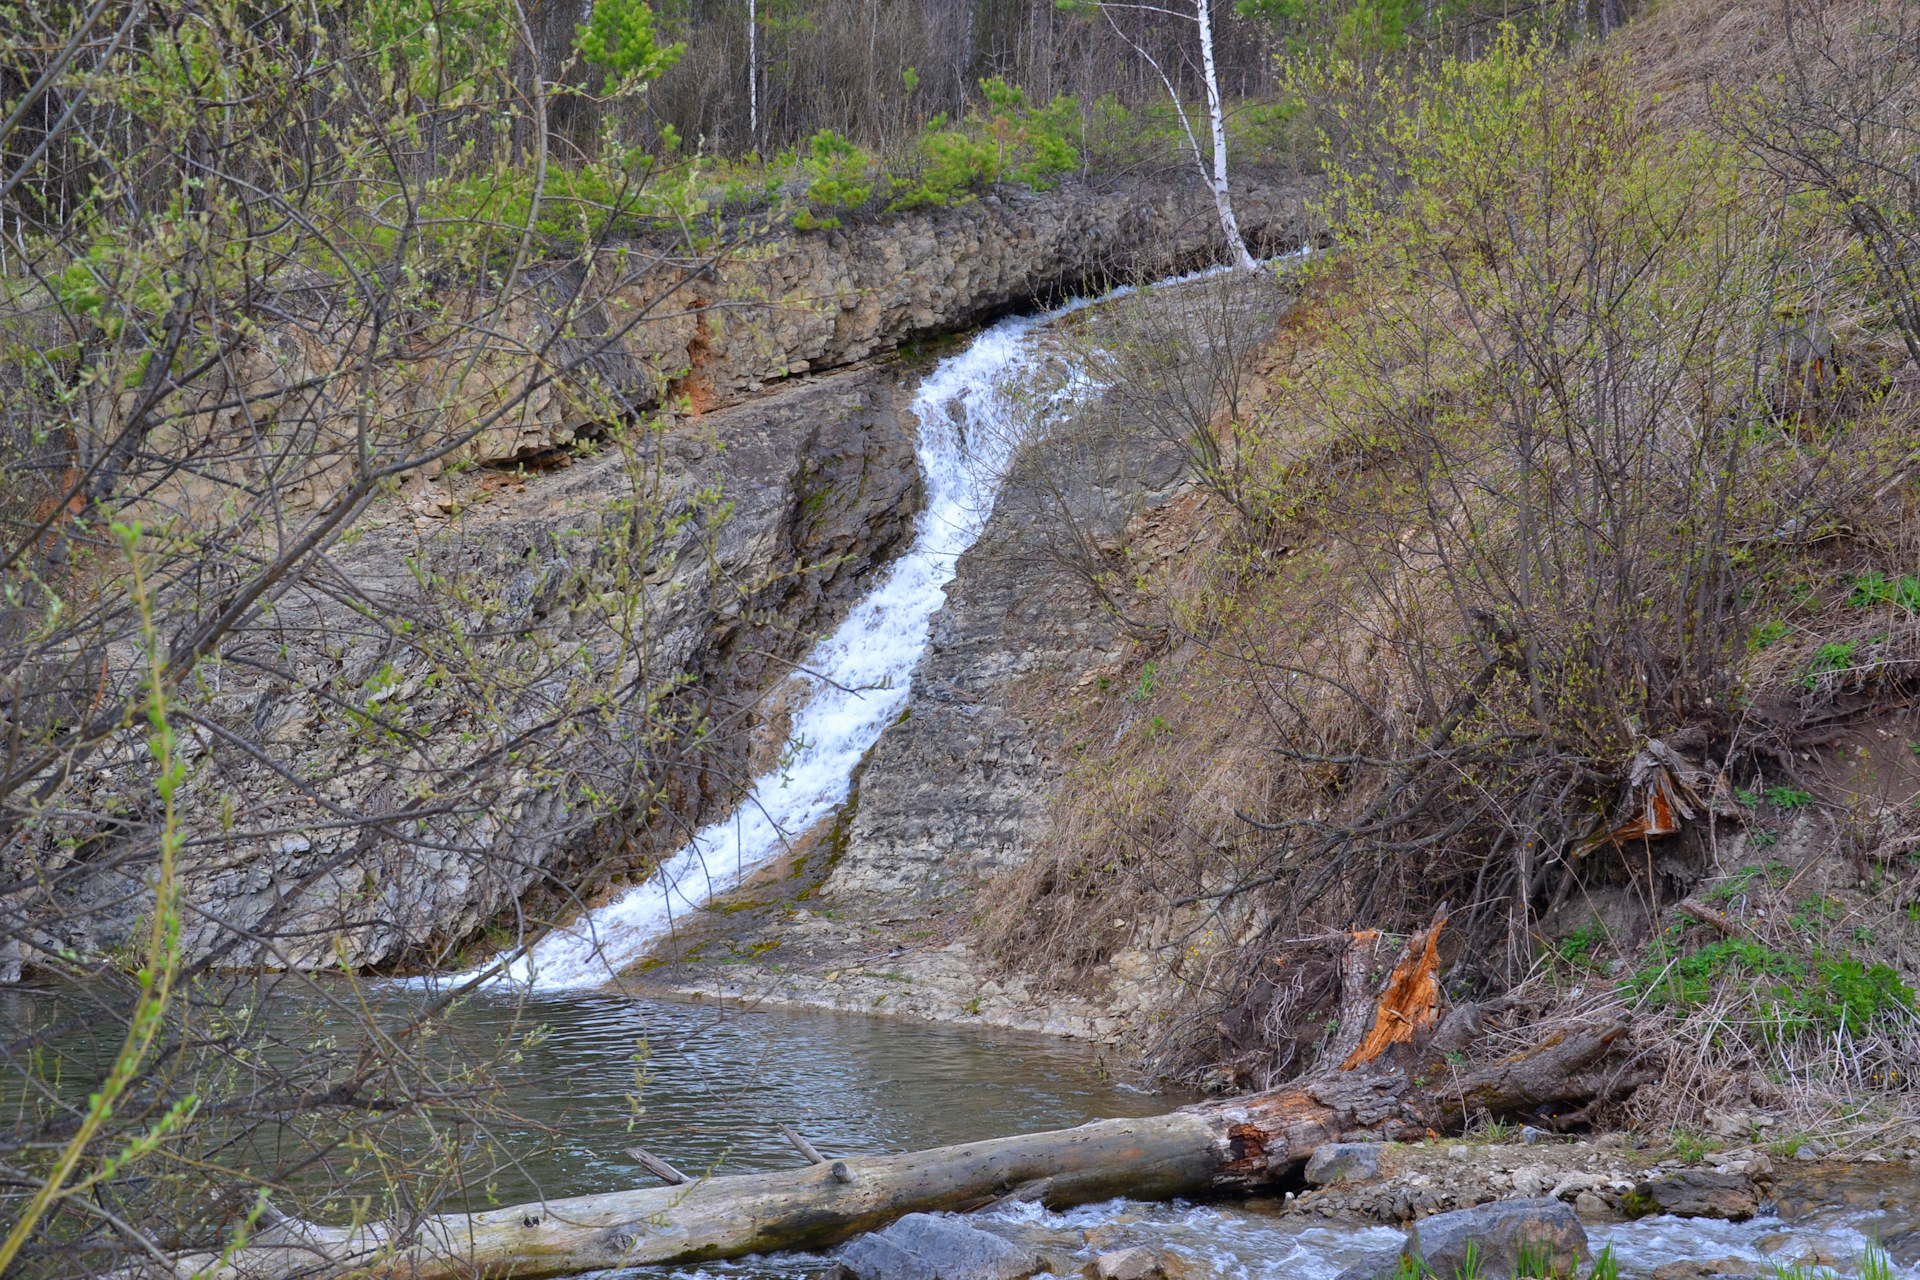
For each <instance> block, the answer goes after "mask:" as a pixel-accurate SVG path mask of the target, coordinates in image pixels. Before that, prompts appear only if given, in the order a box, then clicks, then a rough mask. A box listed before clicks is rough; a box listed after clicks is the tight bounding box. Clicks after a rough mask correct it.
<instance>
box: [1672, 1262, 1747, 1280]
mask: <svg viewBox="0 0 1920 1280" xmlns="http://www.w3.org/2000/svg"><path fill="white" fill-rule="evenodd" d="M1759 1272H1760V1267H1759V1265H1758V1264H1757V1263H1754V1262H1750V1261H1748V1260H1747V1259H1745V1258H1713V1259H1710V1260H1708V1259H1700V1258H1686V1259H1683V1260H1681V1261H1679V1262H1667V1263H1662V1264H1661V1265H1660V1266H1657V1267H1655V1268H1654V1269H1653V1280H1704V1277H1707V1276H1741V1277H1745V1276H1754V1275H1758V1274H1759Z"/></svg>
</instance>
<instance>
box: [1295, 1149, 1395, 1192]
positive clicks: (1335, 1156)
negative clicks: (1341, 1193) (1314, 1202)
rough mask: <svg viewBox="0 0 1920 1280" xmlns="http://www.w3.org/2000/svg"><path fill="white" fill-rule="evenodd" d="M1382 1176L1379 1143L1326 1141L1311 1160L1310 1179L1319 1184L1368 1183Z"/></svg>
mask: <svg viewBox="0 0 1920 1280" xmlns="http://www.w3.org/2000/svg"><path fill="white" fill-rule="evenodd" d="M1379 1176H1380V1144H1379V1143H1377V1142H1326V1143H1322V1144H1321V1145H1320V1146H1318V1147H1315V1148H1314V1149H1313V1155H1311V1156H1310V1157H1308V1159H1307V1169H1306V1179H1307V1181H1308V1182H1309V1183H1311V1184H1313V1185H1314V1186H1316V1187H1324V1186H1326V1185H1327V1184H1328V1183H1330V1182H1365V1181H1366V1180H1367V1179H1368V1178H1377V1177H1379Z"/></svg>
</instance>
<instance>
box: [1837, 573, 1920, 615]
mask: <svg viewBox="0 0 1920 1280" xmlns="http://www.w3.org/2000/svg"><path fill="white" fill-rule="evenodd" d="M1847 603H1848V604H1850V605H1853V606H1854V607H1855V608H1860V609H1864V608H1871V607H1872V606H1874V605H1876V604H1892V605H1898V606H1900V607H1901V608H1902V609H1906V610H1909V611H1911V612H1916V613H1920V578H1916V577H1914V576H1913V575H1912V574H1902V575H1901V576H1900V577H1898V578H1889V577H1888V576H1887V575H1886V574H1884V573H1881V572H1880V571H1879V570H1877V569H1876V570H1874V571H1873V572H1872V573H1868V574H1864V575H1862V576H1861V577H1859V578H1857V579H1855V580H1854V584H1853V594H1852V595H1850V596H1848V597H1847Z"/></svg>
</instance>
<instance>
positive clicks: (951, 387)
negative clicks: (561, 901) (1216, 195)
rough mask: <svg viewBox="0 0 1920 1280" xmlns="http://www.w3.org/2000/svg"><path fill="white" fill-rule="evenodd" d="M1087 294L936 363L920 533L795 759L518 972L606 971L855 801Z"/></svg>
mask: <svg viewBox="0 0 1920 1280" xmlns="http://www.w3.org/2000/svg"><path fill="white" fill-rule="evenodd" d="M1085 305H1086V303H1085V302H1072V303H1069V304H1067V305H1066V306H1064V307H1061V308H1059V309H1057V310H1055V311H1051V312H1048V313H1046V314H1045V315H1037V316H1020V317H1015V318H1012V319H1007V320H1002V321H1000V322H999V323H998V324H996V325H994V326H992V327H991V328H989V329H986V330H984V331H983V332H982V333H980V335H979V336H978V337H976V338H975V339H974V340H973V342H972V343H971V344H970V345H969V346H968V347H967V349H966V350H965V351H963V352H961V353H960V354H959V355H955V356H950V357H948V358H947V359H945V360H942V361H941V362H940V363H939V364H938V365H936V366H935V367H934V369H933V371H932V372H931V373H930V374H929V375H928V376H927V378H926V380H925V381H924V382H922V383H921V384H920V390H919V394H918V395H916V396H915V397H914V401H913V411H914V413H915V415H916V416H917V417H918V418H919V421H920V445H919V460H920V470H921V474H922V475H923V476H924V478H925V484H926V507H925V509H924V510H923V511H922V512H921V513H920V518H919V521H918V522H917V524H916V526H915V532H914V539H913V545H912V547H911V549H909V550H908V551H907V552H906V553H905V554H904V555H902V556H901V557H900V558H899V559H898V560H896V561H894V563H893V564H892V565H891V566H889V567H888V569H887V570H886V571H885V576H884V578H883V579H882V581H881V582H880V584H879V586H878V587H876V588H875V589H874V590H873V592H872V593H870V594H869V595H868V596H867V597H866V598H865V599H863V600H861V601H860V603H859V604H857V605H855V606H854V608H853V610H852V612H850V613H849V614H848V615H847V618H846V620H845V621H844V622H842V623H841V624H840V628H839V630H837V631H835V632H834V633H833V635H832V636H831V637H829V638H828V639H826V640H824V641H822V642H821V643H820V645H819V646H818V647H816V648H815V649H814V651H813V652H812V653H811V654H809V655H808V656H807V659H806V661H805V662H804V663H802V664H801V666H802V668H803V669H804V671H806V672H808V673H811V674H809V675H807V676H806V677H804V678H806V679H808V680H809V681H810V682H811V684H812V686H813V691H812V695H811V697H810V699H809V700H808V701H807V703H806V705H805V707H804V709H803V710H802V711H801V712H800V713H799V714H798V715H797V716H795V717H794V722H793V730H792V742H793V743H794V744H795V745H794V748H793V750H792V751H791V753H790V755H789V757H788V759H787V760H786V761H785V762H784V767H782V768H779V769H776V770H773V771H770V772H768V773H767V774H765V775H763V776H761V777H760V778H757V779H755V781H754V784H753V790H752V791H751V792H750V793H749V794H748V795H747V797H746V799H744V800H743V801H741V803H740V806H739V808H738V809H737V810H736V811H735V812H734V813H733V815H732V816H730V817H728V818H726V819H724V820H722V821H720V822H716V823H714V824H712V825H711V826H709V827H706V828H704V829H703V830H701V831H700V832H698V833H697V834H695V836H694V837H693V839H692V840H691V841H689V842H688V843H687V844H686V846H685V847H683V848H682V849H681V850H680V851H679V852H678V853H676V854H674V855H673V857H671V858H669V859H667V861H665V862H663V863H662V864H661V865H660V867H659V869H658V870H657V871H656V872H655V873H654V875H653V876H652V877H651V878H650V879H649V880H648V881H647V882H646V883H645V884H642V885H638V886H636V887H635V888H633V889H630V890H628V891H627V892H626V893H625V894H624V895H622V896H621V897H620V898H619V899H618V900H616V901H614V902H610V903H608V904H607V905H606V906H604V907H599V908H596V909H594V910H592V911H589V912H588V913H586V915H584V916H583V917H581V918H580V919H579V920H578V921H576V922H575V923H574V924H572V925H570V926H569V927H567V928H565V929H560V930H555V931H554V932H553V933H550V934H548V935H547V936H546V937H545V938H543V939H541V940H540V942H539V943H537V944H536V945H534V946H533V947H531V948H530V949H528V951H526V952H525V953H524V954H523V955H521V956H519V957H518V958H516V959H515V960H514V961H513V962H512V963H511V964H510V965H508V966H507V967H506V969H505V975H504V976H505V977H506V978H508V979H509V980H510V981H513V982H516V983H522V984H529V985H536V986H539V987H542V988H548V989H556V988H568V987H590V986H598V985H600V984H601V983H604V982H606V981H607V980H608V979H610V978H612V977H613V976H614V975H615V974H616V973H618V972H619V971H620V970H621V969H622V968H624V967H625V966H626V965H629V964H631V963H633V962H634V961H636V960H638V959H640V958H641V956H643V955H644V954H645V953H646V951H647V949H648V948H649V947H651V946H652V945H653V944H654V943H655V942H657V941H658V940H659V939H660V938H661V937H662V936H663V935H664V934H665V933H666V932H667V930H668V929H669V928H670V927H671V925H672V922H673V920H674V919H675V918H676V917H678V916H681V915H684V914H686V913H688V912H691V911H695V910H698V909H699V908H700V907H702V906H704V905H705V904H706V903H707V902H708V901H709V900H710V899H711V898H712V897H713V895H714V894H715V893H716V892H718V891H719V890H721V889H725V888H728V887H730V886H732V885H734V884H736V883H737V882H738V881H739V880H740V879H741V877H743V876H744V875H746V874H747V873H748V872H750V871H752V870H753V869H754V868H756V867H758V866H760V865H762V864H763V863H765V862H767V861H769V860H770V859H772V858H773V857H775V856H776V855H777V854H779V852H780V851H781V849H782V848H783V847H784V846H785V844H786V842H787V841H789V840H791V839H793V838H794V837H795V836H798V835H799V834H800V833H801V832H803V831H805V830H807V828H809V827H811V826H813V825H814V824H815V823H817V822H819V821H820V820H821V819H822V818H824V817H826V816H827V815H828V814H829V813H831V812H832V811H833V809H834V807H835V806H836V805H839V804H841V803H842V802H844V801H845V800H846V798H847V793H848V790H849V788H850V778H851V775H852V772H853V767H854V766H855V765H856V764H858V763H859V762H860V757H861V756H862V755H864V754H865V753H866V751H867V749H868V748H869V747H871V746H873V744H874V743H875V742H877V741H878V740H879V738H880V733H881V731H882V730H883V729H885V728H886V727H887V725H888V724H890V723H892V722H893V720H894V719H895V718H896V717H897V716H898V715H899V714H900V709H901V708H902V707H903V706H904V705H905V704H906V700H907V692H908V687H909V683H910V677H911V675H912V673H913V667H914V664H915V663H916V662H918V661H919V659H920V653H921V650H923V649H924V648H925V647H926V643H927V629H928V621H929V619H931V618H932V617H933V613H934V610H936V609H938V608H939V607H940V606H941V605H942V604H944V603H945V602H946V595H945V590H944V589H945V587H946V585H947V583H949V582H951V581H952V580H953V575H954V562H955V561H956V560H957V559H958V558H959V556H960V553H961V552H963V551H965V550H966V549H967V548H968V547H970V546H972V545H973V543H974V540H975V539H976V538H978V537H979V536H980V528H981V525H982V524H983V523H984V522H985V520H986V516H987V513H988V510H989V508H990V507H991V504H992V499H993V494H994V487H995V482H996V480H997V478H998V472H999V471H1000V468H1001V466H1002V464H1003V463H1004V462H1005V459H1006V453H1007V451H1008V449H1009V448H1010V447H1011V443H1012V441H1013V440H1014V439H1015V437H1016V436H1017V434H1018V431H1019V426H1020V423H1019V420H1018V419H1017V418H1016V417H1015V413H1016V406H1015V405H1014V404H1013V403H1011V402H1010V401H1009V399H1008V398H1007V396H1006V395H1005V388H1006V386H1007V383H1008V382H1009V380H1010V379H1013V378H1016V377H1017V376H1018V375H1019V374H1020V373H1021V372H1022V371H1023V370H1024V369H1027V368H1030V367H1031V366H1032V365H1033V364H1034V362H1035V361H1036V360H1037V358H1038V354H1039V352H1038V346H1037V343H1036V342H1035V331H1036V330H1037V329H1038V328H1039V327H1040V326H1042V325H1044V324H1046V323H1047V322H1048V321H1050V320H1053V319H1055V318H1057V317H1058V316H1061V315H1063V314H1065V313H1066V312H1068V311H1072V310H1076V309H1078V308H1080V307H1082V306H1085ZM461 976H462V977H466V976H471V975H461ZM455 980H456V981H457V980H458V979H455ZM442 981H445V979H442Z"/></svg>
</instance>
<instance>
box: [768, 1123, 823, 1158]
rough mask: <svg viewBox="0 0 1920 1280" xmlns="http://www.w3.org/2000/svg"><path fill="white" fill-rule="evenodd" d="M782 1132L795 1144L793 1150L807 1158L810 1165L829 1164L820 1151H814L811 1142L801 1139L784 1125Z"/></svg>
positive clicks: (781, 1128) (781, 1126)
mask: <svg viewBox="0 0 1920 1280" xmlns="http://www.w3.org/2000/svg"><path fill="white" fill-rule="evenodd" d="M775 1123H776V1124H777V1123H779V1122H778V1121H775ZM780 1132H781V1133H784V1134H786V1135H787V1141H788V1142H791V1143H792V1144H793V1149H794V1150H795V1151H798V1152H799V1153H800V1154H801V1155H803V1156H805V1157H806V1158H807V1163H808V1164H825V1163H826V1162H827V1158H826V1157H825V1156H823V1155H821V1154H820V1153H819V1152H818V1151H815V1150H814V1149H813V1144H812V1143H811V1142H808V1141H807V1140H806V1139H805V1138H803V1137H801V1136H800V1135H799V1134H797V1133H795V1132H794V1131H793V1130H791V1129H789V1128H787V1126H785V1125H784V1124H783V1125H780Z"/></svg>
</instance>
